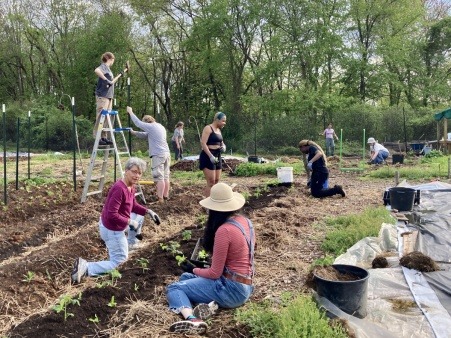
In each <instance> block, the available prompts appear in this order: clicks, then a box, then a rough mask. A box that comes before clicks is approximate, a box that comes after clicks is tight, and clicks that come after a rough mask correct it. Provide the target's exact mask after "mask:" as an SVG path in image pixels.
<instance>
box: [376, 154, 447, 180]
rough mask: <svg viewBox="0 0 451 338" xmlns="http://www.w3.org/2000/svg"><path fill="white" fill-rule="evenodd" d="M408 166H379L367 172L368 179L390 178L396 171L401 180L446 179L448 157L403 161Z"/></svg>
mask: <svg viewBox="0 0 451 338" xmlns="http://www.w3.org/2000/svg"><path fill="white" fill-rule="evenodd" d="M405 163H406V164H410V165H409V166H400V167H393V166H381V167H380V168H379V169H378V170H373V171H371V172H369V174H368V177H370V178H392V177H394V176H395V173H396V171H398V172H399V178H400V179H401V180H403V179H406V180H422V179H423V180H424V179H426V180H432V179H437V178H447V177H448V170H449V169H448V156H437V155H435V154H434V156H424V157H421V158H414V159H413V160H407V161H405Z"/></svg>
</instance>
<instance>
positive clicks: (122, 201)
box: [102, 180, 147, 231]
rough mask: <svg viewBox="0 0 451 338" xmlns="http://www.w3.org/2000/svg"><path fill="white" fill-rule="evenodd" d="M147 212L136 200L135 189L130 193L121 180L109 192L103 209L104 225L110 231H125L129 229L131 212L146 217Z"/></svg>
mask: <svg viewBox="0 0 451 338" xmlns="http://www.w3.org/2000/svg"><path fill="white" fill-rule="evenodd" d="M146 211H147V209H146V208H145V207H144V206H142V205H141V204H139V203H138V202H137V201H136V199H135V188H134V187H132V189H131V191H129V190H128V189H127V186H126V185H125V183H124V181H122V180H119V181H117V182H116V183H114V184H113V186H112V187H111V188H110V191H109V192H108V196H107V198H106V201H105V204H104V206H103V209H102V223H103V225H104V226H105V228H107V229H109V230H113V231H123V230H125V228H127V225H128V220H129V219H130V213H131V212H134V213H136V214H138V215H142V216H144V215H145V214H146Z"/></svg>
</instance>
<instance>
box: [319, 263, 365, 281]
mask: <svg viewBox="0 0 451 338" xmlns="http://www.w3.org/2000/svg"><path fill="white" fill-rule="evenodd" d="M313 275H315V276H317V277H320V278H322V279H326V280H330V281H353V280H359V279H360V277H359V276H356V275H354V274H353V273H350V272H346V273H341V272H339V271H338V270H337V269H335V268H334V267H333V266H331V265H329V266H317V267H315V269H313Z"/></svg>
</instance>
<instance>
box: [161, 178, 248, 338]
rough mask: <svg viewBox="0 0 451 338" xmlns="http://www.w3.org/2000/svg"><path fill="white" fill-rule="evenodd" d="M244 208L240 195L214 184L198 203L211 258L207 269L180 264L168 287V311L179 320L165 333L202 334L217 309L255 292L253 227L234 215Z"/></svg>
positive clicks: (241, 303) (229, 306)
mask: <svg viewBox="0 0 451 338" xmlns="http://www.w3.org/2000/svg"><path fill="white" fill-rule="evenodd" d="M244 203H245V199H244V197H243V195H241V194H239V193H237V192H233V191H232V188H231V187H230V186H229V185H227V184H225V183H217V184H215V185H213V186H212V188H211V194H210V197H207V198H205V199H203V200H201V201H200V204H201V205H202V206H203V207H205V208H207V209H208V210H209V214H208V220H207V226H206V228H205V234H204V238H203V246H204V249H205V250H206V251H207V252H209V253H212V254H213V256H212V259H211V266H210V267H209V268H198V267H195V266H194V265H193V264H192V263H191V262H189V261H185V262H184V263H182V265H181V267H182V269H183V270H184V271H185V273H183V274H182V275H181V277H180V280H179V282H176V283H173V284H170V285H169V286H168V287H167V290H166V292H167V298H168V303H169V308H170V310H172V311H173V312H175V313H180V314H181V315H182V316H183V318H184V320H181V321H177V322H175V323H173V324H172V325H171V326H170V328H169V331H170V332H178V333H198V334H202V333H205V332H206V331H207V328H208V326H207V324H206V323H205V322H204V320H205V319H207V318H208V317H210V316H211V315H212V314H214V313H215V311H216V309H217V308H218V306H219V307H222V308H236V307H239V306H241V305H243V304H244V303H245V302H246V301H247V300H248V299H249V297H250V296H251V294H252V292H253V291H254V286H253V285H252V277H253V275H254V249H255V233H254V229H253V227H252V222H251V221H250V220H249V219H247V218H246V217H244V216H242V215H239V214H237V211H238V210H239V209H241V207H242V206H243V205H244ZM193 304H197V305H196V307H194V309H193Z"/></svg>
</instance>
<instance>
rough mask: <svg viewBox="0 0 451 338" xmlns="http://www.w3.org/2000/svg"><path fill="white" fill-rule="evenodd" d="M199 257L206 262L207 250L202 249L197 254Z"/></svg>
mask: <svg viewBox="0 0 451 338" xmlns="http://www.w3.org/2000/svg"><path fill="white" fill-rule="evenodd" d="M197 257H199V259H200V260H202V261H205V260H206V259H207V258H208V252H207V251H205V249H202V250H200V251H199V253H198V254H197Z"/></svg>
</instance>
